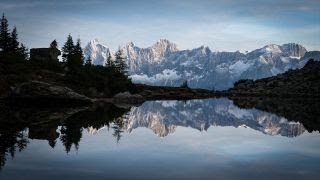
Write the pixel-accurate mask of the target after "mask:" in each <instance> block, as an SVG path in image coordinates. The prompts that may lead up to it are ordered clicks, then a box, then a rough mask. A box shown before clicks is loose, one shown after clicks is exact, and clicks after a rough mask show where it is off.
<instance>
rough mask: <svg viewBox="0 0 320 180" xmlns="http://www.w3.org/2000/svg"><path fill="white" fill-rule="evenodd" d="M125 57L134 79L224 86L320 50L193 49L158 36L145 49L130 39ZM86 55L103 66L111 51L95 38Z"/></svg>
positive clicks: (300, 61) (296, 63)
mask: <svg viewBox="0 0 320 180" xmlns="http://www.w3.org/2000/svg"><path fill="white" fill-rule="evenodd" d="M121 50H122V52H124V56H126V57H127V65H128V72H129V75H131V78H132V80H133V82H135V83H145V84H150V85H161V86H180V85H181V84H182V83H183V82H184V81H186V80H187V81H188V85H189V87H192V88H205V89H213V88H214V89H217V90H222V89H227V88H230V87H232V86H233V83H234V82H236V81H237V80H239V79H259V78H264V77H269V76H274V75H276V74H279V73H283V72H285V71H287V70H288V69H295V68H301V67H303V66H304V64H305V63H306V62H307V60H309V59H310V58H314V59H316V60H318V59H319V57H320V52H319V51H313V52H307V50H306V49H305V48H304V47H303V46H301V45H299V44H296V43H288V44H283V45H276V44H269V45H267V46H264V47H262V48H259V49H256V50H253V51H251V52H246V53H241V52H239V51H236V52H212V51H211V50H210V49H209V47H205V46H201V47H198V48H195V49H192V50H178V48H177V45H176V44H174V43H172V42H170V41H169V40H167V39H160V40H158V41H157V42H156V43H155V44H153V45H152V46H150V47H147V48H140V47H138V46H136V45H135V44H134V43H133V42H129V43H128V44H127V45H126V46H124V47H123V48H122V49H121ZM84 52H85V57H89V55H90V56H91V58H92V60H93V63H94V64H98V65H104V64H105V62H106V60H107V57H108V55H109V54H111V55H112V54H113V53H112V52H113V51H110V49H109V48H108V47H107V46H104V45H102V44H101V43H99V41H98V40H93V41H91V42H90V43H89V44H88V45H87V46H86V48H85V51H84Z"/></svg>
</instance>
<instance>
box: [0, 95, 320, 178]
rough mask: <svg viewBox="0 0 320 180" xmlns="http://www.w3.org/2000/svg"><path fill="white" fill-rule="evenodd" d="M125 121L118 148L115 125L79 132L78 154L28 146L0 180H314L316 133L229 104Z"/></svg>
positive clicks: (162, 108) (181, 105)
mask: <svg viewBox="0 0 320 180" xmlns="http://www.w3.org/2000/svg"><path fill="white" fill-rule="evenodd" d="M200 109H202V110H200ZM183 111H185V112H183ZM196 111H198V112H199V114H198V115H197V113H196ZM200 111H202V112H200ZM181 112H183V113H181ZM188 113H190V114H188ZM127 114H128V115H127V116H126V117H125V118H124V119H123V125H122V131H123V132H122V133H121V138H120V140H119V141H117V138H115V134H114V129H113V128H112V126H113V124H110V126H109V128H108V127H105V128H103V129H101V130H99V131H94V130H95V129H94V128H88V127H86V126H83V127H85V128H83V129H82V137H81V140H80V142H79V144H78V149H76V148H75V145H74V144H73V145H72V148H71V150H70V151H69V152H68V153H66V147H65V145H64V144H63V143H62V141H61V140H59V139H57V143H56V144H55V146H54V148H51V147H50V146H49V145H48V141H47V140H38V139H33V140H32V139H29V143H28V145H27V147H26V148H25V149H24V150H23V151H21V152H16V153H15V156H14V158H13V159H12V158H10V156H9V155H7V161H6V163H5V166H4V167H3V168H2V171H1V172H0V179H58V178H59V179H88V178H95V179H106V178H108V179H109V178H110V179H113V178H114V179H150V178H153V179H163V178H168V179H188V178H189V179H213V178H215V179H216V178H218V179H224V178H228V179H248V178H250V179H252V178H256V179H257V178H259V179H270V178H280V177H281V179H301V178H308V179H316V178H317V177H318V176H319V175H320V173H319V172H320V151H319V149H320V138H319V137H320V135H319V132H313V133H309V132H308V131H306V130H304V127H303V125H301V124H298V123H291V122H288V121H286V119H285V118H281V117H278V116H276V115H274V114H271V113H268V112H264V111H260V110H256V109H240V108H238V107H236V106H235V105H233V103H232V101H230V100H227V99H209V100H202V101H199V100H193V101H187V102H183V101H181V102H180V101H165V102H164V101H150V102H146V103H144V104H143V105H141V106H139V107H135V108H131V110H130V111H129V112H128V113H127ZM196 115H197V116H196ZM230 122H232V123H231V124H230ZM62 127H63V126H62ZM62 127H61V126H59V128H58V130H57V131H58V132H59V133H61V132H60V131H61V128H62ZM205 127H207V128H205ZM279 128H280V129H279ZM270 129H271V130H273V131H274V132H273V131H272V132H271V130H270ZM73 132H75V131H73ZM27 133H28V130H27V131H26V134H27ZM60 137H61V134H60ZM71 139H72V138H71Z"/></svg>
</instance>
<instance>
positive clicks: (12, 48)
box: [8, 27, 19, 53]
mask: <svg viewBox="0 0 320 180" xmlns="http://www.w3.org/2000/svg"><path fill="white" fill-rule="evenodd" d="M18 48H19V42H18V33H17V28H16V27H14V28H13V30H12V32H11V37H10V42H9V47H8V51H9V52H13V53H16V52H17V51H18Z"/></svg>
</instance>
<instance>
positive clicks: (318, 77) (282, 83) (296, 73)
mask: <svg viewBox="0 0 320 180" xmlns="http://www.w3.org/2000/svg"><path fill="white" fill-rule="evenodd" d="M228 93H230V94H232V95H249V96H254V95H268V96H281V97H284V96H289V97H320V62H319V61H314V60H312V59H311V60H309V61H308V63H307V64H306V65H305V66H304V67H303V68H302V69H296V70H289V71H287V72H285V73H283V74H279V75H277V76H273V77H269V78H263V79H259V80H255V81H254V80H240V81H238V82H236V83H235V85H234V87H233V88H231V89H229V90H228Z"/></svg>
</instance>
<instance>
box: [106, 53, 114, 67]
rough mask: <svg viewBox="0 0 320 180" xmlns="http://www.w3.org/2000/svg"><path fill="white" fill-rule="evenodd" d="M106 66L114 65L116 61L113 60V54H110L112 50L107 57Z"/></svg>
mask: <svg viewBox="0 0 320 180" xmlns="http://www.w3.org/2000/svg"><path fill="white" fill-rule="evenodd" d="M106 66H107V67H114V63H113V61H112V60H111V54H110V52H108V57H107V63H106Z"/></svg>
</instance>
